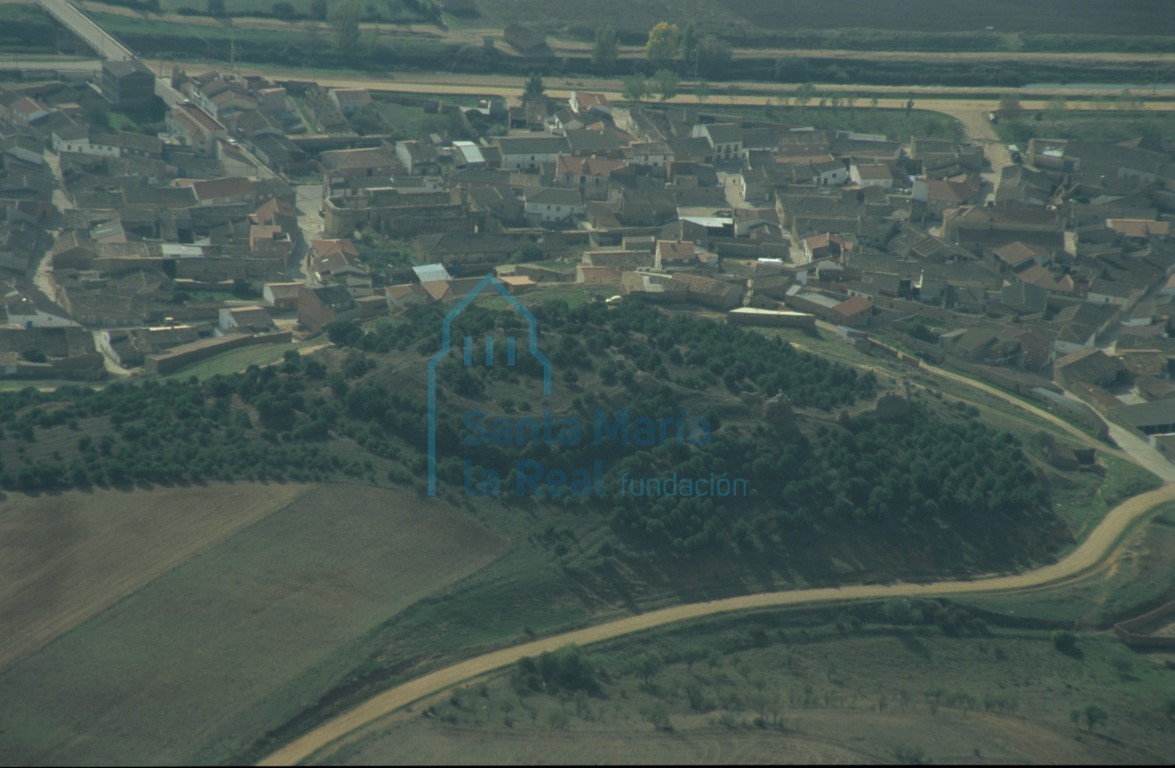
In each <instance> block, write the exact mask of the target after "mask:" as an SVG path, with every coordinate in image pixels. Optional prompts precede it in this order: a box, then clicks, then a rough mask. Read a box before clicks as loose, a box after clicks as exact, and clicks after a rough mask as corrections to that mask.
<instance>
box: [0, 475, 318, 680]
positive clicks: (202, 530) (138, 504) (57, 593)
mask: <svg viewBox="0 0 1175 768" xmlns="http://www.w3.org/2000/svg"><path fill="white" fill-rule="evenodd" d="M308 488H309V486H304V485H293V484H291V485H262V484H259V483H236V484H228V483H213V484H210V485H204V486H191V487H186V488H160V489H156V490H151V491H136V492H134V493H126V492H122V491H113V490H96V491H92V492H81V491H70V492H68V493H62V494H59V495H55V496H39V497H31V496H24V495H18V494H9V495H8V496H7V497H6V498H5V499H4V501H3V505H2V506H0V626H2V627H4V628H5V631H4V633H3V634H2V635H0V670H3V669H5V668H7V667H9V666H10V665H12V664H13V663H14V662H15V661H16V660H17V659H19V658H20V657H21V656H24V655H25V654H28V653H31V652H33V651H35V650H37V649H38V648H40V647H41V646H43V645H44V644H45V643H47V642H49V641H50V640H52V639H53V638H54V637H57V636H58V635H60V634H62V633H63V632H66V631H68V630H70V629H72V628H73V627H75V626H77V625H78V624H81V623H82V622H83V621H85V620H86V619H88V618H90V617H91V616H93V615H95V614H97V613H98V612H100V611H102V610H104V609H105V608H108V607H109V606H111V605H113V604H114V603H115V602H117V601H118V600H120V599H121V598H123V597H125V596H126V595H129V594H131V593H132V592H134V591H135V590H137V589H139V588H140V587H142V586H144V585H146V584H148V583H149V582H151V581H152V580H153V579H155V578H157V577H158V576H160V575H162V574H163V573H165V572H167V571H169V570H171V569H172V568H175V567H176V566H178V565H179V564H181V563H183V562H184V561H185V560H187V559H189V558H191V557H193V556H195V555H197V554H199V553H200V552H202V551H204V550H206V549H208V548H210V547H213V546H215V545H216V544H218V543H219V542H221V541H224V540H225V539H227V538H228V537H229V536H231V535H233V534H234V533H236V532H237V531H239V530H241V529H242V528H245V527H247V526H249V525H251V524H253V523H255V522H257V521H258V520H260V519H261V518H263V517H265V516H266V515H268V514H269V513H271V512H273V511H274V510H276V509H280V508H281V507H283V506H285V505H286V504H288V503H290V502H291V501H293V500H294V499H295V498H297V497H298V496H300V495H301V494H303V493H305V492H306V490H307V489H308Z"/></svg>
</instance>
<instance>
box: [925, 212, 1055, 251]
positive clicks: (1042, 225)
mask: <svg viewBox="0 0 1175 768" xmlns="http://www.w3.org/2000/svg"><path fill="white" fill-rule="evenodd" d="M942 230H943V238H944V239H946V240H947V241H949V242H953V243H958V244H960V245H963V246H965V247H970V248H973V249H975V248H983V247H989V248H996V247H999V246H1001V245H1005V244H1007V243H1014V242H1016V241H1017V240H1019V241H1021V242H1024V243H1026V244H1028V245H1037V246H1042V247H1044V248H1049V249H1054V250H1061V249H1062V248H1063V247H1064V226H1063V223H1062V221H1061V220H1060V218H1059V217H1058V215H1057V214H1056V212H1054V211H1048V210H1034V209H1022V208H982V207H979V206H963V207H960V208H949V209H947V210H945V211H943V214H942Z"/></svg>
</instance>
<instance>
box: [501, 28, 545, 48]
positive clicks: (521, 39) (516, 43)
mask: <svg viewBox="0 0 1175 768" xmlns="http://www.w3.org/2000/svg"><path fill="white" fill-rule="evenodd" d="M502 37H503V39H505V41H506V42H507V43H509V44H510V45H512V46H513V47H514V48H515V50H517V51H518V52H519V53H521V54H523V55H524V56H525V55H535V54H540V53H543V52H544V51H545V50H546V48H547V36H546V35H544V34H543V33H542V32H540V31H538V30H537V29H534V28H533V27H529V26H527V25H525V24H511V25H509V26H508V27H506V28H505V29H504V30H503V31H502Z"/></svg>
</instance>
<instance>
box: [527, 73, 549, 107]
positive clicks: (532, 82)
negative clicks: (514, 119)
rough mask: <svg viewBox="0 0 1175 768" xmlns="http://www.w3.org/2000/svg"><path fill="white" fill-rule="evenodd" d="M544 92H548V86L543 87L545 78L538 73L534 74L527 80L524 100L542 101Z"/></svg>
mask: <svg viewBox="0 0 1175 768" xmlns="http://www.w3.org/2000/svg"><path fill="white" fill-rule="evenodd" d="M544 90H546V86H545V85H543V76H542V75H540V74H539V73H538V72H532V73H531V75H530V77H528V78H527V79H526V86H525V88H523V90H522V100H523V101H529V100H532V99H541V98H542V97H543V91H544Z"/></svg>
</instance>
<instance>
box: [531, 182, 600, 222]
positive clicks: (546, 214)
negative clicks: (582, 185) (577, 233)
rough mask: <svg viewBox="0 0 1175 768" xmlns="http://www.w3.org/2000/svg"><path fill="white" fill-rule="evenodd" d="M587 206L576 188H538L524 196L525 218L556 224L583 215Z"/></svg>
mask: <svg viewBox="0 0 1175 768" xmlns="http://www.w3.org/2000/svg"><path fill="white" fill-rule="evenodd" d="M586 212H587V208H586V207H585V206H584V204H583V198H582V197H581V196H580V194H579V190H576V189H540V190H538V191H537V192H534V193H531V194H527V196H526V216H527V218H537V219H538V220H539V221H540V222H541V223H543V224H558V223H560V222H565V221H570V220H572V219H575V218H578V217H580V216H583V215H584V214H585V213H586Z"/></svg>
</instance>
